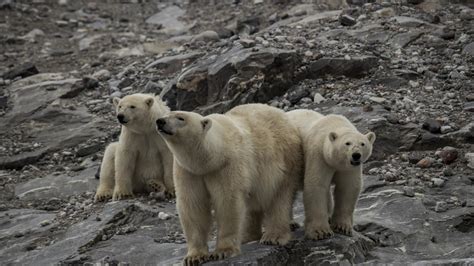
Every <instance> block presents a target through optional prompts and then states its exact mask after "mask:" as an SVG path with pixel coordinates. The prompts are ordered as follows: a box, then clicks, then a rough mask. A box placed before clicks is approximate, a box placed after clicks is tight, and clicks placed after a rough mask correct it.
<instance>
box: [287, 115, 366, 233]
mask: <svg viewBox="0 0 474 266" xmlns="http://www.w3.org/2000/svg"><path fill="white" fill-rule="evenodd" d="M287 116H288V118H289V120H290V121H292V122H293V123H294V125H295V126H296V127H297V128H298V130H299V132H300V134H301V138H302V141H303V152H304V161H305V173H304V192H303V201H304V207H305V233H306V236H307V237H309V238H312V239H322V238H326V237H329V236H331V235H332V234H333V232H332V230H331V227H332V229H334V230H335V231H336V232H340V233H343V234H347V235H351V234H352V225H353V213H354V209H355V205H356V203H357V199H358V197H359V193H360V190H361V185H362V163H363V162H365V161H366V160H367V159H368V158H369V157H370V155H371V153H372V145H373V143H374V141H375V134H374V133H373V132H369V133H367V134H365V135H363V134H361V133H360V132H359V131H358V130H357V129H356V128H355V126H354V125H352V123H351V122H350V121H349V120H347V118H345V117H343V116H340V115H328V116H323V115H321V114H319V113H317V112H314V111H310V110H294V111H291V112H288V113H287ZM332 183H333V184H335V188H334V209H333V206H332V205H333V204H332V200H333V198H332V195H331V184H332ZM331 213H332V215H331ZM329 220H330V223H331V225H330V223H329Z"/></svg>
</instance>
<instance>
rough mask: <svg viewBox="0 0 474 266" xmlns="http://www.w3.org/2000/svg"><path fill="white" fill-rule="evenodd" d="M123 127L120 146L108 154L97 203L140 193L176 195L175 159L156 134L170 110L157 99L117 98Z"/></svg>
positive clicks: (147, 96) (148, 96)
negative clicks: (157, 122)
mask: <svg viewBox="0 0 474 266" xmlns="http://www.w3.org/2000/svg"><path fill="white" fill-rule="evenodd" d="M113 103H114V105H115V107H116V112H117V119H118V120H119V122H120V124H121V125H122V131H121V133H120V138H119V141H118V142H114V143H111V144H110V145H109V146H108V147H107V148H106V150H105V153H104V158H103V160H102V165H101V170H100V183H99V187H98V188H97V192H96V195H95V199H96V200H105V199H107V198H110V197H113V199H114V200H118V199H121V198H124V197H127V196H132V195H133V193H134V192H137V191H153V190H162V191H163V190H164V191H165V192H166V193H168V194H174V185H173V155H172V154H171V152H170V150H169V149H168V147H167V145H166V143H165V142H164V140H163V139H162V138H161V137H160V136H158V135H157V134H156V126H155V123H156V119H158V118H160V117H163V116H165V115H167V114H168V113H169V112H170V110H169V108H168V107H167V106H166V104H165V103H163V101H161V99H160V98H159V97H158V96H154V95H152V94H141V93H136V94H132V95H128V96H125V97H124V98H123V99H120V98H114V99H113Z"/></svg>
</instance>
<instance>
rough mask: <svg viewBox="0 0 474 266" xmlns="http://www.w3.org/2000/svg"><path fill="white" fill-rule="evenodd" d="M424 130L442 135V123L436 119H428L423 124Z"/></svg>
mask: <svg viewBox="0 0 474 266" xmlns="http://www.w3.org/2000/svg"><path fill="white" fill-rule="evenodd" d="M423 129H425V130H428V131H429V132H431V133H441V123H440V122H439V121H438V120H435V119H427V120H426V121H425V122H424V123H423Z"/></svg>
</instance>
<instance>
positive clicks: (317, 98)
mask: <svg viewBox="0 0 474 266" xmlns="http://www.w3.org/2000/svg"><path fill="white" fill-rule="evenodd" d="M324 101H326V98H324V97H323V96H322V95H321V94H319V93H316V94H314V97H313V102H314V103H315V104H320V103H322V102H324Z"/></svg>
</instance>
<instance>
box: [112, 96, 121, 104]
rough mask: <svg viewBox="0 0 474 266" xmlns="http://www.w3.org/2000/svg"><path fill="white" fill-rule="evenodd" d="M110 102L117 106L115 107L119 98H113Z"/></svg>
mask: <svg viewBox="0 0 474 266" xmlns="http://www.w3.org/2000/svg"><path fill="white" fill-rule="evenodd" d="M112 102H113V103H114V106H117V105H118V104H119V102H120V98H119V97H114V98H113V99H112Z"/></svg>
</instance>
